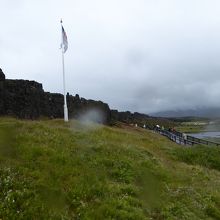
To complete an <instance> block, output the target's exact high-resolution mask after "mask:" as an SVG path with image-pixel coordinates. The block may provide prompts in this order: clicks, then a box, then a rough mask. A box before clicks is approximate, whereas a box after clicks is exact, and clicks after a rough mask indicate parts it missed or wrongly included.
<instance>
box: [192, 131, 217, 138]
mask: <svg viewBox="0 0 220 220" xmlns="http://www.w3.org/2000/svg"><path fill="white" fill-rule="evenodd" d="M188 135H190V136H193V137H196V138H220V131H206V132H201V133H195V134H188Z"/></svg>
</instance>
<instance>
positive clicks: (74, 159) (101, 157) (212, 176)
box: [0, 118, 220, 220]
mask: <svg viewBox="0 0 220 220" xmlns="http://www.w3.org/2000/svg"><path fill="white" fill-rule="evenodd" d="M219 171H220V150H219V149H218V148H206V147H202V146H199V147H197V148H193V149H191V148H183V147H181V146H177V145H176V144H174V143H172V142H171V141H169V140H168V139H166V138H165V137H162V136H160V135H158V134H155V133H152V132H151V131H148V130H143V129H141V128H132V127H129V126H125V125H123V124H122V125H121V126H120V127H106V126H101V125H95V124H90V125H83V124H80V123H79V122H77V121H71V122H69V123H67V124H64V123H63V122H62V120H50V121H49V120H48V121H47V120H44V121H21V120H16V119H11V118H0V219H86V220H89V219H98V220H99V219H100V220H103V219H105V220H108V219H109V220H110V219H119V220H121V219H122V220H137V219H138V220H141V219H172V220H173V219H178V220H179V219H220V211H219V210H220V172H219Z"/></svg>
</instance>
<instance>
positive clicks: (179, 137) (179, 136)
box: [154, 129, 220, 146]
mask: <svg viewBox="0 0 220 220" xmlns="http://www.w3.org/2000/svg"><path fill="white" fill-rule="evenodd" d="M154 131H156V132H157V133H159V134H161V135H163V136H166V137H168V138H169V139H170V140H172V141H174V142H176V143H177V144H182V145H192V146H193V145H194V144H202V145H212V146H213V145H214V146H220V143H216V142H213V141H208V140H203V139H200V138H196V137H193V136H190V135H186V136H185V138H184V134H183V133H181V132H178V131H172V132H171V131H168V130H166V129H163V130H162V129H154Z"/></svg>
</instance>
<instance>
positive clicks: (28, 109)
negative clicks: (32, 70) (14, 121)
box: [0, 69, 111, 124]
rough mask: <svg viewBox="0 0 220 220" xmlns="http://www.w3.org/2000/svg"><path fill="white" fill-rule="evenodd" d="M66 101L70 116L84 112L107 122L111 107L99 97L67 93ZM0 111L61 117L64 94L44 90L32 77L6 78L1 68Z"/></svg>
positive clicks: (26, 115) (97, 119)
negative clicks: (87, 97)
mask: <svg viewBox="0 0 220 220" xmlns="http://www.w3.org/2000/svg"><path fill="white" fill-rule="evenodd" d="M67 105H68V111H69V117H70V118H78V117H83V116H85V115H86V116H87V117H89V119H90V120H92V121H95V122H99V123H104V124H109V123H110V119H111V118H110V117H111V112H110V108H109V106H108V105H107V104H105V103H103V102H101V101H94V100H86V99H84V98H80V97H79V95H76V96H72V95H69V94H67ZM0 115H10V116H16V117H18V118H25V119H38V118H40V117H44V116H46V117H49V118H62V117H63V95H62V94H58V93H50V92H45V91H44V90H43V87H42V84H40V83H38V82H35V81H28V80H11V79H5V75H4V73H3V72H2V70H1V69H0Z"/></svg>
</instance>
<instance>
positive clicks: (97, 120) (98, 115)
mask: <svg viewBox="0 0 220 220" xmlns="http://www.w3.org/2000/svg"><path fill="white" fill-rule="evenodd" d="M77 120H78V122H79V123H74V125H73V127H74V128H75V129H79V130H81V131H82V130H84V131H88V130H94V129H98V128H100V127H102V124H103V122H104V115H103V113H102V112H101V111H100V110H97V109H90V110H88V111H86V112H84V113H82V114H80V116H79V117H78V118H77Z"/></svg>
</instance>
